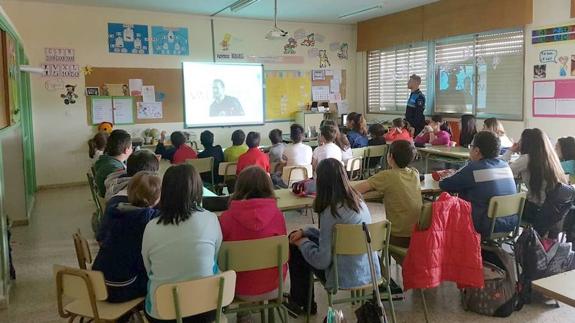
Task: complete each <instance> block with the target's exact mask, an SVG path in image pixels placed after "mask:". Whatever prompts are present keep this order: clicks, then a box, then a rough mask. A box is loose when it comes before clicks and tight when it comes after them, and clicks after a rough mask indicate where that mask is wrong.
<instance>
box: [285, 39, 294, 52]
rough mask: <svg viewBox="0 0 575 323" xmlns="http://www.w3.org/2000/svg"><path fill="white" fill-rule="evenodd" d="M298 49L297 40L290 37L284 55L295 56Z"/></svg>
mask: <svg viewBox="0 0 575 323" xmlns="http://www.w3.org/2000/svg"><path fill="white" fill-rule="evenodd" d="M296 47H297V40H295V38H293V37H290V38H289V39H288V42H287V44H285V45H284V54H285V55H295V48H296Z"/></svg>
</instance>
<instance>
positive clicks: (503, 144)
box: [499, 135, 513, 148]
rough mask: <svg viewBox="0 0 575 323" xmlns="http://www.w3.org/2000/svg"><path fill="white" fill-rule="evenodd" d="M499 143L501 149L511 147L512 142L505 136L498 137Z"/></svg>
mask: <svg viewBox="0 0 575 323" xmlns="http://www.w3.org/2000/svg"><path fill="white" fill-rule="evenodd" d="M499 141H500V142H501V148H509V147H511V146H513V141H511V139H509V137H507V136H506V135H503V136H499Z"/></svg>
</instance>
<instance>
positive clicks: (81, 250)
mask: <svg viewBox="0 0 575 323" xmlns="http://www.w3.org/2000/svg"><path fill="white" fill-rule="evenodd" d="M72 237H73V238H74V249H76V258H77V259H78V267H80V269H88V266H89V265H91V264H92V253H91V252H90V245H89V244H88V240H86V238H84V237H83V236H82V233H81V232H80V230H79V229H78V232H76V233H74V234H73V235H72Z"/></svg>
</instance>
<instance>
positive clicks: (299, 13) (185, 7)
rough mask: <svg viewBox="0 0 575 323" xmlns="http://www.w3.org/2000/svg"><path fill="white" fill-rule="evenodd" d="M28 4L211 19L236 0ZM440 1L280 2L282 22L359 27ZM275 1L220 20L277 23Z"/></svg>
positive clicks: (47, 0)
mask: <svg viewBox="0 0 575 323" xmlns="http://www.w3.org/2000/svg"><path fill="white" fill-rule="evenodd" d="M18 1H28V2H43V3H61V4H70V5H86V6H99V7H113V8H127V9H138V10H151V11H164V12H176V13H188V14H198V15H211V14H213V13H215V12H217V11H219V10H221V9H222V8H225V7H226V6H228V5H230V4H232V3H234V2H235V1H236V0H164V1H160V0H18ZM435 1H438V0H278V20H280V21H281V20H284V21H301V22H323V23H356V22H358V21H362V20H367V19H370V18H374V17H379V16H383V15H387V14H390V13H394V12H398V11H403V10H407V9H411V8H414V7H419V6H422V5H424V4H428V3H431V2H435ZM376 5H382V6H383V8H382V9H376V10H372V11H369V12H366V13H364V14H360V15H357V16H354V17H351V18H348V19H339V18H338V17H339V16H341V15H345V14H348V13H352V12H356V11H359V10H362V9H366V8H370V7H373V6H376ZM273 8H274V1H273V0H260V1H259V2H256V3H254V4H252V5H250V6H248V7H246V8H244V9H242V10H240V11H238V12H235V13H234V12H231V11H230V10H229V9H227V10H225V11H223V12H221V13H220V14H218V16H225V17H241V18H253V19H273Z"/></svg>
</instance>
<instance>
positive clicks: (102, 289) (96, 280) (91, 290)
mask: <svg viewBox="0 0 575 323" xmlns="http://www.w3.org/2000/svg"><path fill="white" fill-rule="evenodd" d="M53 270H54V276H55V278H56V297H57V301H58V313H59V314H60V316H61V317H68V316H69V314H67V313H66V312H65V310H64V297H67V298H71V299H73V300H82V301H84V302H88V303H89V304H90V307H91V309H92V317H93V318H95V319H96V321H98V319H99V314H98V307H97V306H96V301H105V300H106V299H107V298H108V291H107V289H106V283H105V282H104V275H103V274H102V272H99V271H93V270H85V269H77V268H71V267H66V266H60V265H54V269H53Z"/></svg>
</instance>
